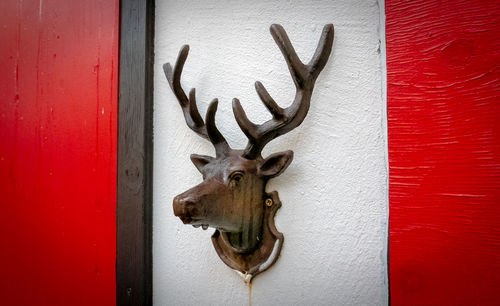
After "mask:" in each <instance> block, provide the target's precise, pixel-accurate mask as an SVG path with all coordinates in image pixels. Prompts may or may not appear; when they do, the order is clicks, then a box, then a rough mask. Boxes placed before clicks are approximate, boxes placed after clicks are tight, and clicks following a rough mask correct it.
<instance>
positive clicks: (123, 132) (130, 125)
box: [116, 0, 154, 305]
mask: <svg viewBox="0 0 500 306" xmlns="http://www.w3.org/2000/svg"><path fill="white" fill-rule="evenodd" d="M120 17H121V18H120V19H121V22H120V88H119V115H118V116H119V119H118V126H119V127H118V187H117V188H118V195H117V196H118V207H117V261H116V267H117V271H116V272H117V274H116V279H117V284H116V286H117V287H116V297H117V304H118V305H151V304H152V283H151V281H152V279H151V278H152V258H151V245H152V242H151V238H152V237H151V235H152V187H153V182H152V174H153V124H152V123H153V38H154V1H152V0H148V1H135V0H122V1H121V7H120Z"/></svg>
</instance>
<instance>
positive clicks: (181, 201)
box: [173, 194, 195, 224]
mask: <svg viewBox="0 0 500 306" xmlns="http://www.w3.org/2000/svg"><path fill="white" fill-rule="evenodd" d="M194 205H195V203H194V202H193V201H192V200H191V199H190V198H189V197H186V196H184V195H182V194H180V195H178V196H176V197H175V198H174V203H173V206H174V215H176V216H177V217H179V218H180V219H181V221H182V222H183V223H184V224H189V223H191V222H192V221H193V213H194Z"/></svg>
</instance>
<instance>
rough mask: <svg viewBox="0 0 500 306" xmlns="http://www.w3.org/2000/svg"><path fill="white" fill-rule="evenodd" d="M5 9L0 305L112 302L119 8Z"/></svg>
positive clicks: (7, 4)
mask: <svg viewBox="0 0 500 306" xmlns="http://www.w3.org/2000/svg"><path fill="white" fill-rule="evenodd" d="M0 11H1V12H2V18H0V33H1V34H0V37H2V43H1V44H0V57H1V61H0V71H2V74H1V75H0V139H1V140H2V141H1V142H0V202H1V205H0V207H1V213H0V232H1V233H2V234H1V235H0V243H1V250H2V251H1V252H0V265H1V271H2V278H1V280H0V304H2V305H113V304H115V257H116V256H115V253H116V247H115V245H116V223H115V208H116V125H117V123H116V114H117V63H118V21H119V18H118V1H117V0H108V1H102V0H86V1H68V0H43V1H42V0H40V1H16V0H3V1H0Z"/></svg>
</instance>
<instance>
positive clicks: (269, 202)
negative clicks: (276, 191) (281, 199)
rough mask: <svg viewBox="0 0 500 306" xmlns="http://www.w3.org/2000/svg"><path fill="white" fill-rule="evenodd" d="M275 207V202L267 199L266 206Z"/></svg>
mask: <svg viewBox="0 0 500 306" xmlns="http://www.w3.org/2000/svg"><path fill="white" fill-rule="evenodd" d="M272 205H273V200H272V199H271V198H267V199H266V206H272Z"/></svg>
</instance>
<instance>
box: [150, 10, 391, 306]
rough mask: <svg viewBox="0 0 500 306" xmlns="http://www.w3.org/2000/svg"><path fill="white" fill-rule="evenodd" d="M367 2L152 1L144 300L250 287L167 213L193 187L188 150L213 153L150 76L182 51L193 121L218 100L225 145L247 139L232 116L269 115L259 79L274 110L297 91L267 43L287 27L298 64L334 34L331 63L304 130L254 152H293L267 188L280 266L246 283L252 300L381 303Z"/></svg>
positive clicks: (229, 301) (378, 92) (380, 179)
mask: <svg viewBox="0 0 500 306" xmlns="http://www.w3.org/2000/svg"><path fill="white" fill-rule="evenodd" d="M379 10H380V8H379V5H378V3H377V1H376V0H344V1H334V0H325V1H262V0H259V1H206V0H197V1H162V0H158V1H157V3H156V39H155V50H156V51H155V53H156V57H155V92H154V98H155V113H154V140H155V152H154V167H155V168H154V232H153V237H154V238H153V239H154V240H153V242H154V246H153V260H154V277H153V286H154V287H153V290H154V304H155V305H247V304H248V287H247V286H246V285H245V284H244V283H243V281H242V279H241V278H240V277H239V276H238V275H237V274H236V273H235V272H234V271H232V270H230V269H229V268H228V267H227V266H226V265H225V264H224V263H223V262H222V261H221V260H220V259H219V257H218V256H217V254H216V252H215V250H214V248H213V246H212V242H211V240H210V236H211V235H212V232H213V229H209V230H207V231H202V230H201V228H199V229H195V228H193V227H191V226H186V225H183V224H182V222H181V221H180V220H179V219H178V218H176V217H175V216H174V214H173V209H172V199H173V197H174V196H175V195H177V194H179V193H181V192H183V191H185V190H186V189H188V188H190V187H192V186H194V185H196V184H198V183H200V182H201V180H202V178H201V175H200V174H199V173H198V172H197V170H196V169H195V167H194V166H193V165H192V164H191V162H190V160H189V155H190V154H191V153H198V154H207V155H213V148H212V146H211V144H210V143H209V142H207V141H205V140H203V139H201V138H200V137H198V136H197V135H196V134H194V133H193V132H192V131H191V130H189V128H188V127H187V126H186V124H185V123H184V118H183V116H182V112H181V109H180V107H179V105H178V103H177V101H176V100H175V97H174V95H173V94H172V92H171V90H170V88H169V86H168V84H167V81H166V79H165V76H164V74H163V70H162V64H163V63H165V62H168V61H170V62H174V61H175V59H176V57H177V53H178V51H179V49H180V47H181V46H182V45H183V44H186V43H187V44H189V45H190V47H191V51H190V54H189V57H188V59H187V62H186V65H185V67H184V73H183V79H182V81H183V82H182V83H183V86H184V89H185V91H186V92H188V91H189V89H190V88H191V87H196V90H197V91H196V93H197V98H198V105H199V109H200V112H201V114H202V116H203V117H204V114H205V112H206V109H207V106H208V102H210V101H211V100H212V99H213V98H215V97H218V98H219V110H218V113H217V117H216V119H217V120H216V121H217V124H218V126H219V129H220V130H221V132H222V133H223V134H224V135H225V137H226V139H227V140H228V141H229V143H230V144H231V145H232V147H233V148H242V147H244V146H245V144H246V141H247V140H246V138H245V136H244V135H243V133H242V132H241V131H240V130H239V128H238V126H237V124H236V122H235V120H234V118H233V115H232V110H231V100H232V98H234V97H237V98H239V99H240V100H241V102H242V104H243V107H244V108H245V110H246V111H247V114H248V115H249V117H250V119H251V120H253V121H254V122H262V121H264V120H267V119H268V118H270V115H269V113H268V112H267V110H266V109H265V107H264V106H263V105H262V103H261V102H260V100H259V98H258V96H257V94H256V93H255V90H254V85H253V84H254V82H255V81H256V80H260V81H262V82H263V84H264V85H265V86H266V88H267V89H268V90H269V92H270V94H271V95H272V96H273V97H274V98H275V100H276V101H277V102H278V103H279V104H280V105H281V106H288V105H289V104H290V103H291V101H292V99H293V97H294V94H295V88H294V86H293V83H292V80H291V78H290V75H289V72H288V70H287V67H286V63H285V61H284V59H283V57H282V55H281V53H280V51H279V49H278V47H277V46H276V45H275V43H274V41H273V39H272V37H271V35H270V34H269V26H270V25H271V24H272V23H280V24H282V25H283V26H284V28H285V29H286V31H287V33H288V35H289V37H290V39H291V41H292V43H293V44H294V46H295V49H296V50H297V53H298V54H299V56H300V57H301V59H302V60H303V61H304V62H308V61H309V59H310V57H311V56H312V54H313V52H314V50H315V48H316V44H317V41H318V39H319V35H320V33H321V29H322V27H323V25H324V24H326V23H333V24H334V25H335V41H334V47H333V52H332V54H331V57H330V60H329V62H328V64H327V66H326V67H325V69H324V70H323V72H322V73H321V74H320V76H319V78H318V80H317V82H316V87H315V92H314V94H313V97H312V100H311V108H310V110H309V114H308V116H307V117H306V119H305V121H304V123H303V124H302V125H301V126H300V127H298V128H297V129H295V130H294V131H292V132H290V133H288V134H286V135H284V136H281V137H280V138H278V139H276V140H274V141H272V142H271V143H270V144H268V146H267V147H266V148H265V150H264V152H263V155H264V156H267V155H268V154H271V153H273V152H277V151H284V150H288V149H291V150H294V152H295V156H294V160H293V162H292V164H291V165H290V167H289V168H288V169H287V170H286V172H285V173H283V174H282V175H281V176H280V177H278V178H275V179H273V180H271V182H270V184H269V185H268V191H272V190H277V191H278V192H279V194H280V198H281V200H282V202H283V207H282V208H281V209H280V210H279V211H278V214H277V217H276V224H277V228H278V230H279V231H281V232H282V233H283V234H284V235H285V242H284V245H283V250H282V252H281V257H280V259H279V260H278V261H277V263H276V264H275V265H274V266H273V267H271V268H270V269H269V270H268V271H266V272H264V273H263V274H261V275H258V276H257V277H256V278H255V280H254V282H253V290H252V304H253V305H386V304H387V255H386V253H387V250H386V248H387V245H386V240H387V238H386V237H387V199H386V198H387V188H386V179H387V169H386V161H385V154H386V153H385V152H386V150H385V140H384V139H385V138H384V136H385V130H384V129H385V127H384V126H385V121H384V120H385V116H384V109H385V106H384V105H385V104H384V103H385V102H384V99H383V90H382V88H383V85H382V69H381V55H380V47H379V44H380V43H379V35H380V33H379V24H380V20H379V18H380V11H379Z"/></svg>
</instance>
